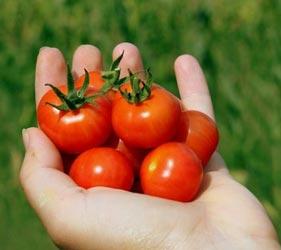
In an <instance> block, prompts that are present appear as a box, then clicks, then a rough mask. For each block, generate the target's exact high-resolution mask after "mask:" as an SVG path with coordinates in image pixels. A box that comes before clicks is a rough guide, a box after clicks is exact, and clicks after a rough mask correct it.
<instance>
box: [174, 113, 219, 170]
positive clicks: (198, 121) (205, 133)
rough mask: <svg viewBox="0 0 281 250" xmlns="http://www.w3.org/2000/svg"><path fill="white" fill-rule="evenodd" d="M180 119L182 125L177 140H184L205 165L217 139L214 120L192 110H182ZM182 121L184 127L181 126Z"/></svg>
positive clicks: (215, 146)
mask: <svg viewBox="0 0 281 250" xmlns="http://www.w3.org/2000/svg"><path fill="white" fill-rule="evenodd" d="M181 121H182V126H181V128H180V129H179V130H178V135H177V138H178V141H181V142H186V144H187V145H188V146H189V147H190V148H191V149H192V150H193V151H194V152H195V153H196V154H197V156H198V157H199V159H200V160H201V161H202V165H203V166H205V165H206V164H207V163H208V161H209V160H210V158H211V156H212V154H213V153H214V151H215V150H216V148H217V145H218V141H219V133H218V130H217V127H216V124H215V122H214V121H213V120H212V119H211V118H210V117H209V116H207V115H205V114H204V113H201V112H199V111H194V110H192V111H186V112H183V113H182V118H181ZM184 123H185V124H186V127H184V126H183V124H184ZM186 128H187V129H186Z"/></svg>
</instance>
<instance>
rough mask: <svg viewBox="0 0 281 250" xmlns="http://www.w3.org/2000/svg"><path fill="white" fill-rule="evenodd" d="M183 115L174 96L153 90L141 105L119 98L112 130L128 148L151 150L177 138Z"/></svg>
mask: <svg viewBox="0 0 281 250" xmlns="http://www.w3.org/2000/svg"><path fill="white" fill-rule="evenodd" d="M180 114H181V107H180V103H179V102H178V100H177V99H176V98H175V97H174V96H173V95H172V94H170V93H169V92H168V91H167V90H165V89H162V88H159V87H152V92H151V96H150V97H149V98H148V99H147V100H145V101H143V102H141V103H138V104H131V103H128V102H127V101H126V100H125V99H124V98H116V99H115V101H114V103H113V107H112V126H113V128H114V131H115V133H116V134H117V135H118V137H119V138H120V139H122V140H123V141H124V143H125V144H126V145H128V146H131V147H134V148H143V149H149V148H153V147H157V146H159V145H161V144H162V143H165V142H167V141H169V140H170V139H171V138H172V137H174V135H175V133H176V128H177V123H178V120H179V118H180Z"/></svg>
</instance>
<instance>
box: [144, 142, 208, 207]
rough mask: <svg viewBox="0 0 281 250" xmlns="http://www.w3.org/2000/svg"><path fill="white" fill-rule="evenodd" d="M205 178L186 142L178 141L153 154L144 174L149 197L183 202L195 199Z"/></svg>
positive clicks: (147, 157) (145, 166)
mask: <svg viewBox="0 0 281 250" xmlns="http://www.w3.org/2000/svg"><path fill="white" fill-rule="evenodd" d="M202 178H203V169H202V165H201V162H200V160H199V159H198V157H197V156H196V155H195V153H194V152H193V151H192V150H191V149H190V148H188V147H187V146H186V145H185V144H184V143H178V142H169V143H166V144H163V145H161V146H159V147H158V148H156V149H154V150H153V151H152V152H150V153H149V154H148V155H147V156H146V158H145V159H144V161H143V163H142V166H141V171H140V180H141V186H142V189H143V192H144V193H145V194H149V195H153V196H158V197H162V198H166V199H172V200H176V201H183V202H185V201H190V200H192V199H194V198H195V196H196V194H197V193H198V190H199V188H200V184H201V182H202Z"/></svg>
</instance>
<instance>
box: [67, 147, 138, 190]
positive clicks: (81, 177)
mask: <svg viewBox="0 0 281 250" xmlns="http://www.w3.org/2000/svg"><path fill="white" fill-rule="evenodd" d="M70 177H71V178H72V179H73V180H74V181H75V182H76V183H77V184H78V185H79V186H81V187H83V188H91V187H97V186H104V187H111V188H118V189H124V190H130V189H131V187H132V185H133V181H134V175H133V169H132V166H131V164H130V162H129V160H128V159H127V158H126V157H125V156H124V155H123V154H122V153H120V152H118V151H117V150H115V149H112V148H106V147H100V148H93V149H90V150H87V151H85V152H84V153H82V154H81V155H79V156H78V157H77V159H76V160H75V161H74V163H73V164H72V166H71V168H70Z"/></svg>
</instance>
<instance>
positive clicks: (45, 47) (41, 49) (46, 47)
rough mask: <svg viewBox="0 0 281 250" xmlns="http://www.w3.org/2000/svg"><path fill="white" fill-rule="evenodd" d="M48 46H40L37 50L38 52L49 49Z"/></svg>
mask: <svg viewBox="0 0 281 250" xmlns="http://www.w3.org/2000/svg"><path fill="white" fill-rule="evenodd" d="M49 48H50V47H48V46H44V47H41V48H40V50H39V53H40V52H42V51H43V50H45V49H49Z"/></svg>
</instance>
